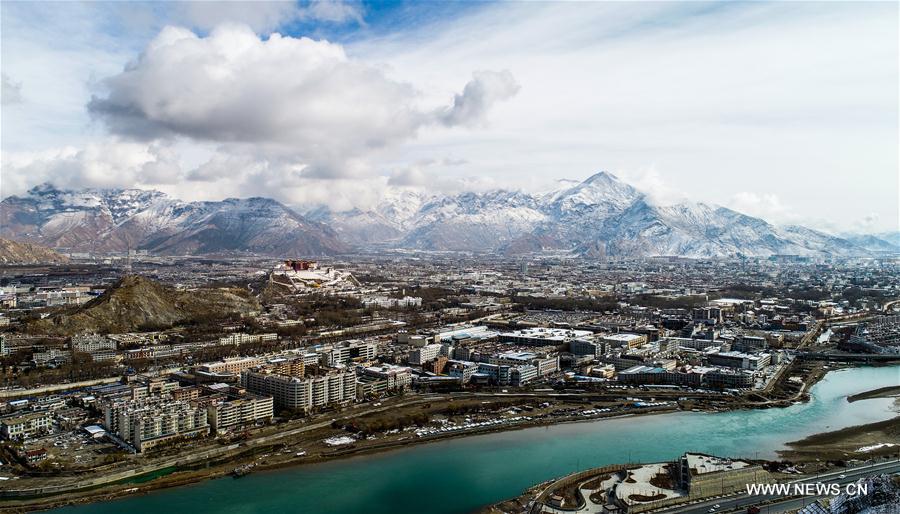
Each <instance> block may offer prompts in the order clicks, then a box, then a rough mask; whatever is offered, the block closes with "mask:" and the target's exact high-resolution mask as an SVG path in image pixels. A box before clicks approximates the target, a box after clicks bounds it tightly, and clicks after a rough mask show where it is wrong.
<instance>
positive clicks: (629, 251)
mask: <svg viewBox="0 0 900 514" xmlns="http://www.w3.org/2000/svg"><path fill="white" fill-rule="evenodd" d="M558 184H559V187H558V188H557V189H555V190H551V191H545V192H542V193H536V194H532V193H527V192H524V191H518V190H507V189H493V190H489V191H484V192H471V191H470V192H461V193H457V194H452V195H444V194H437V193H428V192H425V191H423V190H421V189H414V188H408V187H389V188H388V189H387V190H386V192H385V194H384V195H383V197H382V199H381V200H380V201H379V202H378V203H377V204H376V205H374V206H371V207H369V208H354V209H350V210H345V211H333V210H331V209H329V208H328V207H326V206H322V205H312V206H306V207H305V208H302V209H296V210H295V209H292V208H290V207H288V206H286V205H284V204H282V203H280V202H277V201H276V200H272V199H269V198H263V197H253V198H243V199H239V198H227V199H225V200H221V201H207V202H184V201H181V200H177V199H173V198H170V197H168V196H167V195H165V194H164V193H161V192H158V191H148V190H139V189H120V190H116V189H85V190H80V191H64V190H59V189H56V188H54V187H53V186H51V185H41V186H37V187H35V188H33V189H32V190H30V191H29V194H28V195H26V196H24V197H17V196H12V197H8V198H6V199H4V200H3V201H2V202H0V236H4V237H15V238H16V239H19V240H23V241H28V242H34V243H38V244H44V245H46V246H51V247H55V248H65V249H69V250H74V251H86V250H87V251H124V250H126V249H128V248H133V249H143V250H147V251H149V252H152V253H158V254H205V253H220V252H253V253H257V254H266V255H278V256H283V255H331V254H339V253H344V252H347V251H349V250H350V249H351V248H353V247H356V248H367V247H371V246H372V245H376V246H378V247H382V248H398V249H417V250H426V251H469V252H478V253H489V252H490V253H502V254H506V255H510V256H511V255H518V254H523V253H534V252H540V251H543V250H554V251H569V252H572V253H573V254H574V255H581V256H584V257H597V256H604V255H609V256H633V257H648V256H660V255H673V256H683V257H693V258H708V257H726V256H738V255H743V256H755V257H760V256H771V255H776V254H790V255H804V256H869V255H878V254H883V253H891V252H894V253H896V252H897V251H898V249H897V248H895V245H892V243H891V242H889V241H886V240H883V239H878V238H876V237H874V236H871V237H868V238H866V237H862V236H860V237H839V236H835V235H831V234H826V233H824V232H820V231H817V230H813V229H810V228H807V227H802V226H797V225H787V226H776V225H773V224H771V223H769V222H767V221H765V220H763V219H761V218H756V217H753V216H749V215H747V214H743V213H740V212H738V211H735V210H732V209H729V208H727V207H722V206H719V205H714V204H706V203H702V202H691V201H682V202H679V203H675V204H668V205H664V204H659V203H656V202H654V201H652V200H651V199H650V197H648V196H647V195H646V194H644V193H643V192H641V191H639V190H638V189H636V188H635V187H633V186H631V185H630V184H628V183H626V182H624V181H622V180H620V179H619V178H618V177H616V176H615V175H614V174H612V173H609V172H605V171H601V172H598V173H595V174H594V175H592V176H590V177H588V178H587V179H585V180H583V181H580V182H577V181H570V180H563V181H559V183H558Z"/></svg>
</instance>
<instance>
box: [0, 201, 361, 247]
mask: <svg viewBox="0 0 900 514" xmlns="http://www.w3.org/2000/svg"><path fill="white" fill-rule="evenodd" d="M0 234H2V236H4V237H9V238H12V239H15V240H19V241H28V242H33V243H38V244H42V245H45V246H49V247H53V248H58V249H65V250H69V251H80V252H109V251H125V250H127V249H128V248H131V249H138V250H139V249H143V250H149V251H151V252H154V253H162V254H195V253H198V254H199V253H217V252H230V251H238V252H245V251H251V252H255V253H260V254H272V255H323V254H330V253H336V252H340V251H344V250H346V249H347V248H348V247H347V246H346V245H345V244H344V243H342V242H341V241H340V240H339V239H338V237H337V235H336V234H335V233H334V231H332V230H331V229H330V228H329V227H328V226H326V225H323V224H321V223H317V222H315V221H312V220H309V219H307V218H305V217H303V216H301V215H299V214H297V213H296V212H294V211H293V210H291V209H289V208H288V207H286V206H284V205H282V204H281V203H279V202H276V201H275V200H271V199H268V198H247V199H234V198H229V199H227V200H223V201H221V202H183V201H181V200H177V199H174V198H170V197H169V196H167V195H165V194H164V193H161V192H159V191H145V190H139V189H84V190H80V191H64V190H59V189H56V188H54V187H53V186H51V185H48V184H44V185H41V186H38V187H35V188H33V189H31V190H30V191H29V192H28V194H27V195H25V196H22V197H18V196H11V197H8V198H6V199H4V200H3V201H2V202H0Z"/></svg>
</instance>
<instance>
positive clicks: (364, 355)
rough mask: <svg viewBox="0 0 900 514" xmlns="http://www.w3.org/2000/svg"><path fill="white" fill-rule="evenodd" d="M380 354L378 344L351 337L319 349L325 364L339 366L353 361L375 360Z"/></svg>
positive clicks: (322, 361)
mask: <svg viewBox="0 0 900 514" xmlns="http://www.w3.org/2000/svg"><path fill="white" fill-rule="evenodd" d="M377 354H378V344H376V343H371V342H366V341H362V340H359V339H349V340H347V341H341V342H339V343H337V344H335V345H333V346H326V347H324V348H321V349H320V350H319V355H320V357H321V358H320V361H321V363H322V364H324V365H325V366H332V367H333V366H339V365H342V364H348V363H350V362H351V361H360V362H366V361H370V360H374V359H375V357H376V355H377Z"/></svg>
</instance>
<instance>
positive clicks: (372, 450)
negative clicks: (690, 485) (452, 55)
mask: <svg viewBox="0 0 900 514" xmlns="http://www.w3.org/2000/svg"><path fill="white" fill-rule="evenodd" d="M839 369H842V368H841V367H836V366H835V367H831V368H828V369H827V370H819V372H814V373H810V374H809V375H808V378H807V379H808V381H809V382H808V383H806V384H804V387H802V388H801V391H802V392H803V393H806V392H807V391H809V389H810V388H811V387H812V386H813V385H814V384H815V383H817V382H818V381H819V380H821V379H822V378H823V377H824V376H825V375H826V374H827V371H836V370H839ZM894 389H898V390H900V387H896V388H895V387H893V386H889V387H883V388H879V389H875V390H871V391H865V392H862V393H858V394H856V395H852V396H850V397H848V398H847V399H848V401H858V400H861V399H868V398H877V397H888V396H893V395H894V394H893V393H895V392H900V391H894ZM798 396H801V398H802V400H803V401H806V400H807V399H808V395H807V394H802V395H798ZM851 398H852V400H851ZM898 403H900V400H898ZM784 406H786V402H772V403H769V404H768V405H767V407H768V408H773V407H784ZM760 407H762V406H761V405H758V404H747V403H742V402H736V403H735V404H733V406H730V407H729V408H727V409H722V408H721V406H720V407H718V408H709V409H703V410H705V411H722V410H740V409H747V408H760ZM763 408H765V407H763ZM672 412H684V411H683V410H680V409H677V408H676V409H671V408H668V409H647V410H644V411H636V412H629V413H622V414H616V415H611V416H602V417H593V418H589V419H567V420H546V419H544V420H534V421H532V422H527V423H519V424H514V425H506V426H502V425H501V426H495V427H488V428H484V429H481V430H473V431H461V432H456V433H446V434H440V435H437V436H431V437H424V438H419V439H406V440H393V441H388V442H381V443H374V444H363V445H360V446H357V445H351V446H350V447H346V448H337V449H332V450H331V451H329V452H328V453H322V454H320V455H310V456H305V457H303V458H302V459H298V458H297V457H296V456H295V454H294V453H293V451H291V452H284V451H282V452H279V451H278V449H279V446H280V447H281V449H283V448H285V447H287V446H292V445H290V444H289V445H275V446H273V447H261V448H255V449H253V450H250V451H248V453H249V454H248V455H240V456H228V457H225V458H223V459H220V460H217V461H213V462H205V463H202V464H196V465H191V466H188V467H183V468H173V469H167V470H157V471H156V472H153V473H147V474H145V475H138V476H135V477H132V478H130V479H127V480H122V481H118V482H113V483H110V484H108V485H100V486H96V487H94V488H91V489H85V490H80V491H72V492H66V493H60V494H56V495H51V496H43V497H31V498H23V499H21V500H16V499H7V500H2V501H0V512H15V513H18V512H32V511H36V510H49V509H54V508H59V507H63V506H68V505H78V504H87V503H93V502H98V501H111V500H115V499H119V498H123V497H127V496H134V495H143V494H148V493H151V492H154V491H158V490H161V489H167V488H172V487H179V486H185V485H189V484H194V483H198V482H201V481H205V480H210V479H216V478H222V477H227V476H230V475H232V472H233V471H234V470H235V469H236V468H241V467H246V468H248V469H252V471H253V472H254V473H255V472H267V471H275V470H281V469H285V468H293V467H298V466H305V465H310V464H319V463H323V462H330V461H335V460H338V459H347V458H351V457H360V456H367V455H375V454H379V453H384V452H389V451H395V450H399V449H402V448H409V447H412V446H417V445H423V444H429V443H434V442H439V441H446V440H449V439H455V438H462V437H470V436H476V435H485V434H490V433H499V432H508V431H513V430H523V429H528V428H535V427H541V426H549V425H557V424H564V423H584V422H590V421H597V420H599V419H621V418H627V417H635V416H651V415H663V414H669V413H672ZM327 430H328V429H322V431H323V432H324V431H327ZM318 432H319V431H318V430H317V431H313V432H311V433H310V436H316V437H319V436H322V435H323V434H321V433H318ZM891 438H893V439H891ZM891 440H894V442H895V443H900V416H896V417H894V418H892V419H888V420H885V421H881V422H877V423H872V424H868V425H859V426H854V427H848V428H845V429H842V430H838V431H834V432H822V433H819V434H815V435H812V436H810V437H807V438H805V439H803V440H801V441H794V442H787V443H785V444H786V445H787V446H789V447H791V449H789V450H781V451H779V452H778V454H779V456H780V457H781V458H782V459H784V460H791V461H797V462H800V461H809V460H815V459H816V456H817V455H821V454H818V453H817V452H822V451H826V450H827V451H829V452H831V454H832V455H835V456H836V455H839V452H842V453H840V454H841V455H844V456H845V457H846V454H847V448H849V447H851V446H854V445H857V447H863V446H867V445H869V446H871V445H875V444H881V443H885V442H887V443H890V442H891ZM360 442H361V443H362V442H364V441H360ZM898 449H900V444H898V446H893V447H889V446H885V447H879V448H877V449H874V450H870V451H869V453H868V456H870V457H875V456H878V455H882V454H891V453H897V452H898ZM264 450H268V451H269V453H265V454H264V456H263V457H266V459H265V460H261V458H260V457H259V454H260V453H261V452H262V451H264ZM822 460H825V459H822ZM148 476H150V477H153V478H150V479H149V480H146V477H148ZM145 480H146V481H145ZM538 485H540V484H538ZM535 487H537V486H534V487H531V488H529V489H528V491H531V490H533V489H534V488H535ZM526 493H527V491H526ZM507 501H510V500H504V502H507ZM504 502H499V503H497V504H494V505H499V504H500V503H504ZM490 507H492V506H487V507H485V509H489V508H490ZM483 512H489V511H488V510H484V511H483Z"/></svg>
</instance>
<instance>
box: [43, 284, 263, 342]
mask: <svg viewBox="0 0 900 514" xmlns="http://www.w3.org/2000/svg"><path fill="white" fill-rule="evenodd" d="M256 310H259V304H258V303H257V301H256V300H255V299H254V298H253V297H252V296H251V295H250V294H248V293H247V291H245V290H241V289H194V290H190V291H187V290H179V289H175V288H173V287H169V286H166V285H163V284H160V283H158V282H155V281H153V280H150V279H147V278H144V277H140V276H137V275H129V276H126V277H124V278H122V279H120V280H119V281H118V282H117V283H115V284H114V285H112V286H111V287H110V288H109V289H107V290H106V291H105V292H104V293H103V294H102V295H100V296H98V297H97V298H95V299H93V300H91V301H90V302H88V303H86V304H84V305H83V306H81V307H79V308H78V309H76V310H74V311H73V312H70V313H67V314H61V315H59V316H54V317H51V318H47V319H43V320H39V321H35V322H32V323H31V324H29V325H28V327H27V331H28V332H31V333H39V334H54V335H71V334H78V333H85V332H97V333H115V332H135V331H142V330H159V329H164V328H169V327H172V326H176V325H181V324H184V323H187V322H190V321H196V320H204V319H211V318H216V317H221V316H223V315H227V314H231V313H239V314H247V313H249V312H252V311H256Z"/></svg>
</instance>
